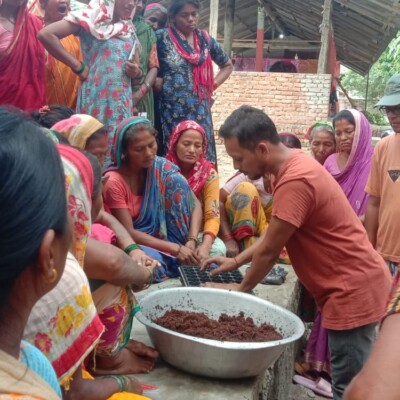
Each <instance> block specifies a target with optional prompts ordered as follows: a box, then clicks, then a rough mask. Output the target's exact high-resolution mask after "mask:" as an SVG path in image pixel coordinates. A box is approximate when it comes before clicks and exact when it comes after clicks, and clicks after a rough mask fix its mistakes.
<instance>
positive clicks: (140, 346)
mask: <svg viewBox="0 0 400 400" xmlns="http://www.w3.org/2000/svg"><path fill="white" fill-rule="evenodd" d="M126 348H127V349H128V350H130V351H131V352H132V353H134V354H136V355H137V356H141V357H148V358H152V359H153V360H156V359H157V358H158V356H159V354H158V351H157V350H156V349H155V348H154V347H150V346H146V345H145V344H144V343H141V342H137V341H136V340H132V339H131V340H129V342H128V343H127V345H126Z"/></svg>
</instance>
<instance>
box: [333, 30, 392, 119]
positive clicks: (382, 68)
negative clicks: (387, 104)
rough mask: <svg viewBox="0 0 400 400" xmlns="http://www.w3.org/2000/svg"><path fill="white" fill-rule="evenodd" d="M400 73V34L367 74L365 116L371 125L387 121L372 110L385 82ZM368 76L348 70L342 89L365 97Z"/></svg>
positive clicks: (380, 95) (342, 80)
mask: <svg viewBox="0 0 400 400" xmlns="http://www.w3.org/2000/svg"><path fill="white" fill-rule="evenodd" d="M397 72H400V32H399V33H398V34H397V36H396V38H395V39H393V40H392V41H391V42H390V43H389V46H388V47H387V48H386V50H385V51H384V52H383V53H382V55H381V56H380V57H379V59H378V60H377V61H376V63H375V64H373V65H372V67H371V69H370V72H369V86H368V99H367V100H368V101H367V103H368V106H367V112H366V114H367V116H368V119H369V121H370V122H371V123H373V124H377V125H385V124H387V121H386V120H385V118H384V117H383V116H382V114H381V113H380V112H379V111H378V110H376V109H374V108H373V106H374V105H375V104H376V102H377V101H378V100H379V99H380V98H381V97H382V95H383V92H384V90H385V86H386V82H387V81H388V79H389V78H390V77H391V76H392V75H393V74H395V73H397ZM367 79H368V75H365V76H361V75H359V74H357V73H356V72H354V71H351V70H348V71H346V72H345V73H344V74H343V75H342V76H341V83H342V85H343V87H344V88H345V89H346V90H347V91H348V92H350V93H352V94H356V95H358V96H362V97H365V92H366V87H367Z"/></svg>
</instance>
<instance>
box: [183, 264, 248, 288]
mask: <svg viewBox="0 0 400 400" xmlns="http://www.w3.org/2000/svg"><path fill="white" fill-rule="evenodd" d="M214 268H217V266H215V265H214V266H213V265H212V266H211V267H210V268H208V269H207V270H206V271H200V268H199V267H197V266H188V265H182V266H180V267H179V270H180V273H181V281H182V283H183V285H184V286H200V285H201V284H203V283H206V282H215V283H241V282H242V280H243V275H242V273H241V272H240V271H238V270H236V271H231V272H222V273H221V274H219V275H216V276H209V272H210V270H211V269H214Z"/></svg>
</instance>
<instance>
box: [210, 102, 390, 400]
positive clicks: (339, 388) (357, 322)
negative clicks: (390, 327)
mask: <svg viewBox="0 0 400 400" xmlns="http://www.w3.org/2000/svg"><path fill="white" fill-rule="evenodd" d="M219 134H220V136H221V137H222V138H223V139H224V141H225V148H226V151H227V153H228V154H229V155H230V156H231V157H232V159H233V164H234V167H235V168H236V169H239V170H240V171H241V172H243V173H244V174H246V175H247V176H249V178H250V179H259V178H260V177H262V176H266V175H270V174H272V175H273V176H274V178H275V181H274V190H273V199H274V201H273V206H272V218H271V223H270V225H269V227H268V229H267V231H266V233H265V234H264V235H263V236H262V238H261V239H260V240H259V241H258V242H256V243H255V244H254V245H253V246H251V247H250V248H249V249H247V250H245V251H244V252H243V253H241V254H239V255H238V256H237V257H236V258H234V259H227V258H222V257H217V258H211V259H209V260H208V261H207V263H205V264H204V265H202V268H205V266H206V264H209V263H211V262H216V263H218V264H220V268H219V269H217V270H215V272H214V273H218V272H221V271H226V270H232V269H235V268H237V267H238V266H239V265H241V264H244V263H246V262H248V261H250V260H251V261H252V266H251V268H250V269H249V270H248V272H247V274H246V275H245V277H244V279H243V282H242V283H241V284H239V285H234V284H232V285H229V288H230V289H236V290H240V291H244V292H247V291H250V290H251V289H253V288H254V287H255V286H256V285H257V284H258V283H259V282H260V281H261V280H262V279H263V278H264V276H265V275H266V274H268V272H269V271H270V270H271V268H272V266H273V265H274V264H275V262H276V260H277V259H278V257H279V253H280V251H281V250H282V248H283V246H285V245H286V249H287V251H288V253H289V257H290V259H291V260H292V264H293V268H294V270H295V272H296V274H297V275H298V277H299V279H300V280H301V282H302V283H303V284H304V286H305V287H306V288H307V289H308V290H309V292H310V293H311V294H312V295H313V296H314V298H315V300H316V302H317V304H318V307H319V308H320V310H321V314H322V319H323V326H324V327H325V328H326V329H327V330H328V342H329V350H330V353H331V364H332V379H333V382H332V384H333V385H332V389H333V395H334V399H335V400H339V399H342V396H343V393H344V390H345V388H346V386H347V385H348V383H349V382H350V381H351V379H352V378H353V377H354V376H355V375H356V374H357V373H358V372H359V371H360V369H361V368H362V366H363V364H364V363H365V361H366V359H367V357H368V355H369V352H370V350H371V347H372V344H373V341H374V338H375V328H376V324H377V322H378V321H379V320H380V319H381V318H382V317H383V315H384V313H385V308H386V304H387V301H388V298H389V292H390V288H391V277H390V273H389V270H388V268H387V267H386V265H385V262H384V261H383V259H382V258H381V256H380V255H379V254H378V253H377V252H376V251H375V250H374V248H373V247H372V245H371V243H370V242H369V240H368V236H367V234H366V232H365V230H364V227H363V225H362V224H361V222H360V220H359V219H358V217H357V215H356V214H355V213H354V211H353V209H352V207H351V205H350V204H349V202H348V200H347V198H346V196H345V195H344V193H343V191H342V189H341V188H340V186H339V185H338V184H337V182H336V181H335V179H333V178H332V176H331V175H330V174H329V173H328V172H327V171H326V170H325V169H324V168H323V167H322V166H321V165H320V164H319V163H318V162H317V161H315V160H314V159H313V158H312V157H310V156H308V155H307V154H305V153H303V152H302V151H301V150H292V149H288V148H286V147H285V146H284V145H283V144H282V143H281V141H280V138H279V135H278V133H277V131H276V128H275V125H274V123H273V122H272V121H271V119H270V118H269V117H268V116H267V115H266V114H265V113H264V112H263V111H261V110H258V109H256V108H253V107H250V106H242V107H240V108H239V109H237V110H236V111H234V112H233V113H232V114H231V115H230V116H229V117H228V119H227V120H226V121H225V123H224V124H223V125H222V127H221V128H220V131H219Z"/></svg>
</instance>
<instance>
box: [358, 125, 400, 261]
mask: <svg viewBox="0 0 400 400" xmlns="http://www.w3.org/2000/svg"><path fill="white" fill-rule="evenodd" d="M365 191H366V192H368V193H369V194H370V195H372V196H375V197H379V198H380V199H381V202H380V205H379V219H378V221H379V225H378V234H377V242H376V248H377V250H378V252H379V253H380V255H381V256H382V257H383V258H384V259H385V260H388V261H392V262H397V263H398V262H400V240H399V238H398V236H397V235H398V234H399V222H400V134H398V133H397V134H395V135H390V136H388V137H386V138H384V139H382V140H381V141H380V142H379V143H378V144H377V145H376V147H375V152H374V156H373V158H372V165H371V172H370V175H369V179H368V182H367V187H366V188H365Z"/></svg>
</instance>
